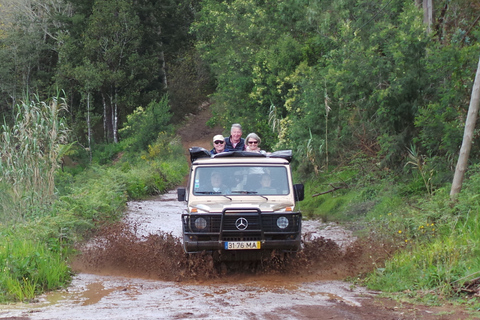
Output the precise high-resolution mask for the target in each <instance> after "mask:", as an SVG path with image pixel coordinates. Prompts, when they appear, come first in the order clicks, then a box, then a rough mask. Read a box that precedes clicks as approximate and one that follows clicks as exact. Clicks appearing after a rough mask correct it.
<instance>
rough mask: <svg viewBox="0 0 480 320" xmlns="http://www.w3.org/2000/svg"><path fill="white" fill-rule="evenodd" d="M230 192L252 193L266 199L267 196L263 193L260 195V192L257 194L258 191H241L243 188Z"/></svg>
mask: <svg viewBox="0 0 480 320" xmlns="http://www.w3.org/2000/svg"><path fill="white" fill-rule="evenodd" d="M232 193H240V194H254V195H256V196H259V197H262V198H264V199H265V200H268V198H267V197H265V196H263V195H261V194H257V193H258V191H246V190H245V191H243V190H242V191H232Z"/></svg>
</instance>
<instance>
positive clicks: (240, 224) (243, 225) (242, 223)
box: [235, 218, 248, 230]
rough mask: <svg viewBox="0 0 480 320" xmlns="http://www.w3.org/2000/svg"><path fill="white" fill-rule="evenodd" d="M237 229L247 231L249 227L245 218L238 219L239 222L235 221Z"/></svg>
mask: <svg viewBox="0 0 480 320" xmlns="http://www.w3.org/2000/svg"><path fill="white" fill-rule="evenodd" d="M235 227H237V229H238V230H245V229H247V227H248V221H247V219H245V218H238V219H237V221H235Z"/></svg>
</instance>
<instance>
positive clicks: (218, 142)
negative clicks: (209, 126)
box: [210, 134, 227, 154]
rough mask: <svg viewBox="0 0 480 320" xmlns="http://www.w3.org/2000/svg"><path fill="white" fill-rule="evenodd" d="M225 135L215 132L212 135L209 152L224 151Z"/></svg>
mask: <svg viewBox="0 0 480 320" xmlns="http://www.w3.org/2000/svg"><path fill="white" fill-rule="evenodd" d="M225 151H227V150H225V137H224V136H222V135H221V134H217V135H216V136H214V137H213V149H212V150H210V154H217V153H221V152H225Z"/></svg>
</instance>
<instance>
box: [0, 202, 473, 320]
mask: <svg viewBox="0 0 480 320" xmlns="http://www.w3.org/2000/svg"><path fill="white" fill-rule="evenodd" d="M175 197H176V195H175V193H174V192H170V193H168V194H166V195H163V196H161V197H157V198H154V199H151V200H149V201H142V202H131V203H129V210H128V214H127V216H126V219H125V222H126V224H125V225H122V226H119V227H118V228H119V229H117V228H112V229H108V230H104V233H103V234H102V235H101V236H100V237H98V238H97V240H96V241H95V242H90V243H89V244H88V245H87V246H86V247H85V248H84V252H85V253H84V255H83V257H82V258H80V259H79V260H78V261H77V262H76V263H75V264H74V268H75V269H76V270H77V272H78V274H77V275H76V276H75V277H74V280H73V282H72V284H71V286H70V287H69V288H67V289H65V290H61V291H58V292H52V293H48V294H45V295H42V296H41V297H39V299H38V301H35V302H31V303H28V304H13V305H8V306H1V307H0V319H31V320H39V319H72V320H74V319H95V320H99V319H222V320H225V319H237V320H244V319H245V320H247V319H268V320H277V319H278V320H280V319H338V320H340V319H352V320H357V319H467V314H466V313H463V312H462V313H460V312H459V311H456V312H455V313H453V314H452V313H451V311H449V310H450V309H448V308H440V307H437V308H425V307H418V306H416V307H414V306H407V305H397V304H396V303H394V302H392V301H390V300H387V299H380V298H378V293H377V292H371V291H368V290H367V289H365V288H362V287H356V286H353V285H352V284H351V283H348V282H344V281H341V280H340V279H341V278H342V277H344V276H345V275H346V274H348V273H349V272H351V271H353V270H355V268H352V266H349V263H346V261H347V260H349V259H347V260H345V259H343V258H341V257H342V256H344V255H349V251H348V250H349V249H348V248H349V247H350V246H351V245H352V244H353V243H354V241H355V238H354V237H352V235H351V233H350V232H349V231H347V230H344V229H343V228H341V227H339V226H335V225H325V224H322V223H320V222H315V221H306V222H305V228H304V229H305V230H304V231H305V232H304V238H305V243H306V244H307V245H308V244H309V243H310V244H315V248H306V251H307V254H306V255H305V256H303V257H300V259H301V263H302V265H299V264H296V263H295V262H294V263H293V264H292V265H291V266H290V267H289V266H288V264H287V266H283V267H277V266H272V265H268V263H266V265H256V266H251V265H229V266H227V267H224V266H217V265H215V264H214V263H213V262H212V261H208V260H205V259H203V260H199V261H192V260H185V258H184V255H183V253H182V252H180V253H179V251H178V250H180V251H181V248H179V246H178V244H179V242H178V238H177V237H178V236H179V235H180V233H181V229H180V226H181V223H180V214H181V213H182V210H183V209H184V204H183V203H179V202H178V201H176V200H175ZM159 234H160V235H162V236H159ZM326 243H330V244H331V245H325V244H326ZM329 255H332V256H331V259H329ZM354 256H355V255H354ZM356 256H357V257H358V255H356ZM319 257H320V260H323V261H319V259H318V258H319ZM309 260H310V261H309ZM313 260H315V261H313ZM332 262H333V263H332ZM358 262H359V263H360V260H359V261H358ZM349 270H350V271H349Z"/></svg>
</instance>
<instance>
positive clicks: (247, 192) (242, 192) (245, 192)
mask: <svg viewBox="0 0 480 320" xmlns="http://www.w3.org/2000/svg"><path fill="white" fill-rule="evenodd" d="M232 193H240V194H257V193H258V192H257V191H246V190H245V191H244V190H242V191H232Z"/></svg>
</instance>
